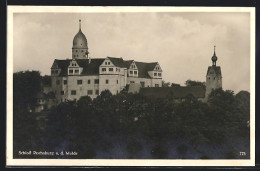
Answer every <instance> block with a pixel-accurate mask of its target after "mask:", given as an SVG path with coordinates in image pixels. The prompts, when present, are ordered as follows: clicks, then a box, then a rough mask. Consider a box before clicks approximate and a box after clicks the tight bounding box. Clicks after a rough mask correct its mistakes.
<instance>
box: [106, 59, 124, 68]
mask: <svg viewBox="0 0 260 171" xmlns="http://www.w3.org/2000/svg"><path fill="white" fill-rule="evenodd" d="M108 59H110V61H111V62H112V63H113V64H114V65H115V66H116V67H120V68H126V65H125V62H124V60H123V59H122V58H115V57H108Z"/></svg>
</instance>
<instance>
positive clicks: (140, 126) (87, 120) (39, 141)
mask: <svg viewBox="0 0 260 171" xmlns="http://www.w3.org/2000/svg"><path fill="white" fill-rule="evenodd" d="M254 24H255V11H254V8H252V7H251V8H249V7H247V8H245V7H229V8H221V7H189V8H185V7H175V8H174V7H109V6H108V7H83V6H82V7H80V6H78V7H68V6H67V7H51V6H49V7H47V6H45V7H43V6H38V7H33V6H9V7H8V30H7V33H8V37H7V45H8V47H7V48H8V53H7V54H8V57H7V64H8V65H7V102H8V104H7V165H10V166H15V165H28V166H30V165H34V166H46V165H50V166H55V165H59V166H60V165H61V166H204V165H207V166H253V165H254V164H255V163H254V162H255V154H254V153H255V113H254V112H255V110H254V105H255V101H254V96H255V87H254V86H255V28H254V27H255V25H254Z"/></svg>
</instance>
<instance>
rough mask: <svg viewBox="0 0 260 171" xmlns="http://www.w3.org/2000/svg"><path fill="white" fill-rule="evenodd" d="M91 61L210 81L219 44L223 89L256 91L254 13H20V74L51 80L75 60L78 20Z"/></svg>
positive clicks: (16, 61) (174, 79)
mask: <svg viewBox="0 0 260 171" xmlns="http://www.w3.org/2000/svg"><path fill="white" fill-rule="evenodd" d="M79 19H81V20H82V32H83V33H84V34H85V36H86V37H87V40H88V47H89V52H90V57H91V58H104V57H107V56H112V57H122V58H123V59H125V60H130V59H132V60H135V61H143V62H159V64H160V66H161V67H162V69H163V80H165V81H166V82H174V83H178V84H181V85H184V82H185V81H186V80H187V79H192V80H198V81H205V79H206V72H207V68H208V66H210V65H212V62H211V57H212V55H213V47H214V45H216V54H217V57H218V61H217V65H218V66H221V70H222V77H223V78H222V79H223V80H222V81H223V89H225V90H227V89H229V90H234V91H235V92H236V93H237V92H238V91H240V90H247V91H249V90H250V15H249V13H205V12H204V13H198V12H197V13H187V12H186V13H173V12H166V13H155V12H153V13H85V14H75V13H48V14H47V13H38V14H36V13H16V14H14V30H13V31H14V46H13V47H14V65H13V66H14V72H17V71H22V70H39V71H40V72H41V74H42V75H50V68H51V66H52V63H53V61H54V59H66V58H69V59H71V58H72V52H71V48H72V40H73V37H74V36H75V34H76V33H77V32H78V29H79V28H78V27H79V24H78V20H79Z"/></svg>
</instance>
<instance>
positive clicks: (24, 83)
mask: <svg viewBox="0 0 260 171" xmlns="http://www.w3.org/2000/svg"><path fill="white" fill-rule="evenodd" d="M41 89H42V88H41V75H40V72H39V71H20V72H16V73H14V74H13V97H14V103H13V104H14V112H16V111H19V110H26V109H27V107H30V108H32V107H33V106H34V105H35V103H36V96H37V94H38V93H39V92H40V91H41Z"/></svg>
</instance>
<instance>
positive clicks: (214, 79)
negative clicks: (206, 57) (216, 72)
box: [208, 77, 216, 80]
mask: <svg viewBox="0 0 260 171" xmlns="http://www.w3.org/2000/svg"><path fill="white" fill-rule="evenodd" d="M208 79H209V80H210V77H209V78H208ZM213 79H214V80H215V79H216V78H215V77H214V78H213Z"/></svg>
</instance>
